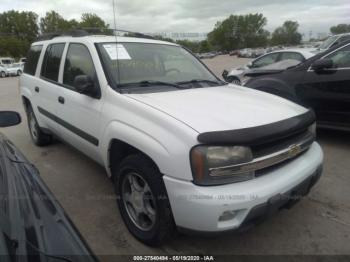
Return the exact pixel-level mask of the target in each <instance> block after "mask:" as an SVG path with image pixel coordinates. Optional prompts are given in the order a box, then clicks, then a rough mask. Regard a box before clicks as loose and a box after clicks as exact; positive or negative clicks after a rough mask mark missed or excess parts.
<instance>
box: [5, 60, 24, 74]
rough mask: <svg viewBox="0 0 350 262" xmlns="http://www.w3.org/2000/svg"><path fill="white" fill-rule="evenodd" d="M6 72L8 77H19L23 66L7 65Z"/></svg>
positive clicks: (16, 64) (17, 64) (18, 64)
mask: <svg viewBox="0 0 350 262" xmlns="http://www.w3.org/2000/svg"><path fill="white" fill-rule="evenodd" d="M6 72H7V75H8V76H20V75H21V74H22V73H23V66H22V65H21V64H20V63H15V64H12V65H9V66H8V67H7V68H6Z"/></svg>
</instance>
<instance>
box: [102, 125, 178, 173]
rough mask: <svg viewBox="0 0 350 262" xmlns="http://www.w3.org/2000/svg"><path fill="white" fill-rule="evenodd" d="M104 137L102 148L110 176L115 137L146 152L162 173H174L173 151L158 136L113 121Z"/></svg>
mask: <svg viewBox="0 0 350 262" xmlns="http://www.w3.org/2000/svg"><path fill="white" fill-rule="evenodd" d="M103 138H104V139H103V142H102V144H101V150H102V152H104V153H103V154H104V155H103V161H104V164H105V167H106V169H107V172H108V175H109V176H111V171H110V168H109V166H110V159H109V149H110V147H111V143H112V141H113V139H118V140H120V141H123V142H125V143H127V144H129V145H131V146H133V147H135V148H137V149H138V150H140V151H141V152H143V153H144V154H146V155H147V156H148V157H150V158H151V159H152V160H153V161H154V162H155V163H156V164H157V166H158V168H159V170H160V172H161V173H163V174H170V173H172V170H171V168H170V165H169V159H171V155H172V153H171V152H169V150H168V149H167V147H166V146H165V145H164V144H163V143H162V142H161V141H160V140H159V139H157V137H155V136H152V135H150V134H147V133H145V132H144V131H142V130H140V129H137V128H135V127H133V126H130V125H128V124H126V123H123V122H119V121H113V122H111V123H110V124H109V125H108V127H107V128H106V130H105V132H104V135H103Z"/></svg>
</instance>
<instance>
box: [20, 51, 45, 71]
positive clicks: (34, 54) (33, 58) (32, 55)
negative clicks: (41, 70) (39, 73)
mask: <svg viewBox="0 0 350 262" xmlns="http://www.w3.org/2000/svg"><path fill="white" fill-rule="evenodd" d="M42 48H43V46H42V45H35V46H32V47H31V48H30V49H29V51H28V54H27V59H26V63H25V64H24V73H26V74H29V75H35V71H36V67H37V65H38V61H39V57H40V54H41V50H42Z"/></svg>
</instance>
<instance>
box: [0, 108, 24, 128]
mask: <svg viewBox="0 0 350 262" xmlns="http://www.w3.org/2000/svg"><path fill="white" fill-rule="evenodd" d="M19 123H21V116H20V114H18V113H17V112H12V111H0V127H9V126H15V125H18V124H19Z"/></svg>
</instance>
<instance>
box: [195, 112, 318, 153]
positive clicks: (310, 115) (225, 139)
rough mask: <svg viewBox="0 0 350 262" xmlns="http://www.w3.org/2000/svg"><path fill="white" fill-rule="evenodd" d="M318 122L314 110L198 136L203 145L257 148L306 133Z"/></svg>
mask: <svg viewBox="0 0 350 262" xmlns="http://www.w3.org/2000/svg"><path fill="white" fill-rule="evenodd" d="M315 121H316V116H315V113H314V112H313V111H312V110H309V111H307V112H306V113H304V114H301V115H298V116H295V117H292V118H288V119H285V120H281V121H278V122H275V123H271V124H267V125H262V126H256V127H250V128H243V129H238V130H226V131H214V132H206V133H202V134H199V135H198V138H197V139H198V141H199V142H200V143H203V144H215V145H218V144H226V145H227V144H228V145H241V146H257V145H261V144H265V143H269V142H272V141H276V140H280V139H283V138H285V137H288V136H291V135H293V134H297V133H299V132H302V131H305V130H306V129H307V128H308V127H309V126H310V125H312V124H313V123H314V122H315Z"/></svg>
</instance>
